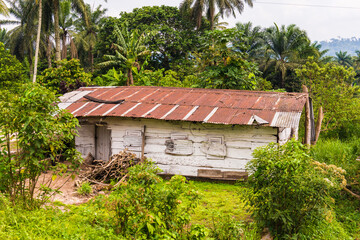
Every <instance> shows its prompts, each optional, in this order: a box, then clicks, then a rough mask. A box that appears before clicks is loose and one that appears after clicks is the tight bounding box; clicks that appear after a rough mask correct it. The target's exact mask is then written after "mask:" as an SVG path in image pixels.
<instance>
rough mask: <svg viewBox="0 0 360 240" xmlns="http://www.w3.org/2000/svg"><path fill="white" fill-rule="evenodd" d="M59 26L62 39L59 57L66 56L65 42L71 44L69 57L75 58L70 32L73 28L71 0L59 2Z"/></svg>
mask: <svg viewBox="0 0 360 240" xmlns="http://www.w3.org/2000/svg"><path fill="white" fill-rule="evenodd" d="M59 26H60V39H61V41H62V49H61V59H64V58H66V57H67V46H68V44H67V42H69V43H70V46H71V48H70V49H71V58H76V57H77V53H76V49H75V48H74V42H73V38H72V36H71V32H72V30H73V28H74V21H73V16H72V14H71V1H70V0H65V1H62V2H60V12H59Z"/></svg>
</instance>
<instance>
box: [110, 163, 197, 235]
mask: <svg viewBox="0 0 360 240" xmlns="http://www.w3.org/2000/svg"><path fill="white" fill-rule="evenodd" d="M158 172H159V169H158V168H157V167H156V166H155V165H154V164H152V163H145V164H140V165H136V166H134V167H132V168H131V169H130V170H129V180H128V183H127V184H126V185H122V186H120V188H118V189H117V190H116V191H115V194H116V195H117V196H118V197H117V198H116V200H115V211H116V218H117V220H118V227H119V231H120V232H121V234H122V235H123V236H125V237H127V238H131V237H135V238H136V239H180V238H181V237H182V236H184V234H185V232H184V231H185V228H184V227H185V226H186V225H187V224H188V223H189V222H190V214H191V212H192V211H193V209H194V207H195V206H196V204H197V198H198V194H197V192H196V191H195V190H193V189H192V187H191V185H190V184H188V183H186V179H185V177H182V176H174V177H172V178H171V180H170V181H169V182H165V181H163V180H162V178H161V177H160V176H158V175H157V173H158Z"/></svg>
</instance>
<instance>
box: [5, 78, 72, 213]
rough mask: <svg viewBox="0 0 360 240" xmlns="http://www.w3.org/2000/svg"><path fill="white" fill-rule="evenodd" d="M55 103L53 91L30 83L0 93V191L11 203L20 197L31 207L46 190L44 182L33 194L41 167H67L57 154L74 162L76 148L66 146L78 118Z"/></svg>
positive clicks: (56, 100)
mask: <svg viewBox="0 0 360 240" xmlns="http://www.w3.org/2000/svg"><path fill="white" fill-rule="evenodd" d="M56 102H58V99H57V98H56V97H55V94H54V93H52V92H51V91H49V90H48V89H46V88H44V87H40V86H37V85H32V84H31V85H25V86H23V87H22V88H21V91H20V93H19V94H11V93H8V92H2V94H0V126H1V128H0V133H1V134H0V192H2V193H4V194H6V195H7V196H8V197H9V198H10V200H11V201H12V202H16V201H19V200H24V201H23V203H24V204H26V205H29V207H32V204H34V203H35V202H36V197H37V196H39V194H41V193H49V190H50V189H48V188H47V186H46V185H44V186H43V188H42V189H40V191H38V192H37V193H36V192H35V191H36V184H37V182H38V179H39V176H40V174H41V173H42V172H43V171H45V170H48V169H53V170H59V171H60V170H62V171H64V170H66V169H67V167H66V166H65V165H63V164H58V163H59V160H60V157H62V158H63V159H64V160H67V161H69V163H71V164H73V165H74V166H75V165H76V164H78V161H79V158H78V157H77V151H76V150H75V149H74V148H73V147H71V145H69V143H71V142H72V140H73V139H74V136H75V131H76V130H75V127H76V126H77V125H78V121H77V119H75V118H74V117H73V116H72V115H71V114H70V113H68V112H66V111H60V109H59V107H58V106H57V105H56V104H54V103H56ZM13 140H14V141H13ZM52 163H53V164H52ZM52 165H54V166H55V168H53V166H52ZM70 166H71V165H69V167H70ZM44 184H45V183H44ZM38 187H39V186H38ZM35 194H37V195H35Z"/></svg>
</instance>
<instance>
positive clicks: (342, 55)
mask: <svg viewBox="0 0 360 240" xmlns="http://www.w3.org/2000/svg"><path fill="white" fill-rule="evenodd" d="M335 55H336V57H335V61H336V62H338V63H339V64H340V65H342V66H345V67H351V66H352V59H351V56H350V54H348V53H347V52H346V51H345V52H342V51H340V52H336V53H335Z"/></svg>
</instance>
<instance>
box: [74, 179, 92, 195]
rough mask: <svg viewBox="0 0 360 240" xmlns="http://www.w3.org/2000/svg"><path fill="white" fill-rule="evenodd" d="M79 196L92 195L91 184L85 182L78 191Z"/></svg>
mask: <svg viewBox="0 0 360 240" xmlns="http://www.w3.org/2000/svg"><path fill="white" fill-rule="evenodd" d="M77 192H78V194H80V195H85V196H86V195H89V194H91V193H92V187H91V185H90V183H88V182H84V183H82V184H81V185H80V187H79V188H78V189H77Z"/></svg>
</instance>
